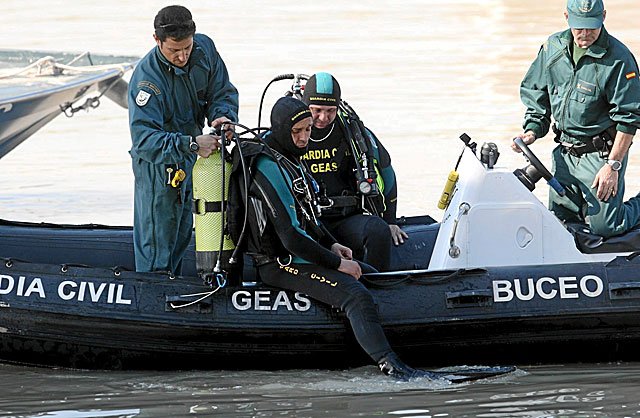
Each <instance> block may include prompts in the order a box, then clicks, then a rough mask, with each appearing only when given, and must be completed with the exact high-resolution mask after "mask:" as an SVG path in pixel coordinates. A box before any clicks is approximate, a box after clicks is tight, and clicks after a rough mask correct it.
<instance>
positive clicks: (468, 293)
mask: <svg viewBox="0 0 640 418" xmlns="http://www.w3.org/2000/svg"><path fill="white" fill-rule="evenodd" d="M445 296H446V298H447V308H449V309H451V308H477V307H484V306H492V305H493V293H492V292H491V290H489V289H482V290H480V289H470V290H462V291H460V292H447V293H445Z"/></svg>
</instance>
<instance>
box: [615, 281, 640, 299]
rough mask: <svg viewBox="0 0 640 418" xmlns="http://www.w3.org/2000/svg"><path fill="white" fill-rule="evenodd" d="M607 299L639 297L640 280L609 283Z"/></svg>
mask: <svg viewBox="0 0 640 418" xmlns="http://www.w3.org/2000/svg"><path fill="white" fill-rule="evenodd" d="M609 299H611V300H616V299H617V300H621V299H622V300H624V299H640V282H622V283H609Z"/></svg>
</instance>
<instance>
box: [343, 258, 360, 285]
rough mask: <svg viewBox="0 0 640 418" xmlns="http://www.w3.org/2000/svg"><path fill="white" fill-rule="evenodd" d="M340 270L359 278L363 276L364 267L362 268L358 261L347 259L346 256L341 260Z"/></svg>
mask: <svg viewBox="0 0 640 418" xmlns="http://www.w3.org/2000/svg"><path fill="white" fill-rule="evenodd" d="M338 271H341V272H343V273H347V274H348V275H350V276H352V277H353V278H354V279H356V280H358V279H359V278H360V276H362V269H361V268H360V264H358V262H357V261H353V260H345V259H344V258H343V259H341V260H340V267H338Z"/></svg>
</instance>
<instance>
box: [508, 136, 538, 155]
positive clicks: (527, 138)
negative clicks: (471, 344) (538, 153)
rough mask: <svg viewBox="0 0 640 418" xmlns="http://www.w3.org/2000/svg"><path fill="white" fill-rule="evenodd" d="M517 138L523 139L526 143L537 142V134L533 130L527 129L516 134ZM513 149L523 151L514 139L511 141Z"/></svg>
mask: <svg viewBox="0 0 640 418" xmlns="http://www.w3.org/2000/svg"><path fill="white" fill-rule="evenodd" d="M515 138H520V139H522V142H524V144H525V145H531V144H533V143H534V142H536V134H534V133H533V131H527V132H525V133H523V134H518V135H516V136H515ZM511 149H512V150H514V151H515V152H522V150H521V149H520V148H518V146H517V145H516V143H515V142H513V141H511Z"/></svg>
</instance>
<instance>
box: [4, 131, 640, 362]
mask: <svg viewBox="0 0 640 418" xmlns="http://www.w3.org/2000/svg"><path fill="white" fill-rule="evenodd" d="M464 140H465V146H464V152H463V153H462V155H461V157H460V159H459V161H458V163H459V164H458V166H457V169H456V177H457V181H454V182H452V183H451V187H450V188H449V192H448V193H447V196H446V199H444V200H445V202H444V204H443V206H444V207H446V210H445V212H444V215H443V217H442V221H441V222H436V221H434V220H433V219H432V218H431V217H429V216H422V217H409V218H401V219H399V223H400V225H401V226H402V228H403V229H404V230H405V231H406V232H407V233H408V235H409V237H410V238H409V240H408V241H407V242H406V243H405V244H404V245H401V246H399V247H396V248H394V254H393V266H394V271H391V272H384V273H373V274H367V275H366V277H363V278H362V280H363V281H364V283H365V284H366V285H367V286H368V287H369V288H370V290H371V292H372V294H373V295H374V298H375V301H376V303H377V306H378V310H379V313H380V316H381V319H382V322H383V326H384V328H385V331H386V333H387V335H388V337H389V339H390V341H391V344H392V346H393V347H394V348H395V349H396V350H397V351H398V353H399V354H400V355H401V356H402V357H404V358H406V359H407V361H408V362H411V363H410V364H415V365H422V366H441V365H452V364H496V363H499V364H505V363H511V362H517V363H520V364H523V363H524V364H532V363H541V362H553V363H556V362H568V361H587V360H590V361H593V360H597V361H604V360H615V359H637V358H638V353H639V352H640V351H639V350H638V348H639V347H640V321H638V318H639V317H640V278H638V270H639V268H640V258H639V257H637V256H638V254H640V253H638V252H636V251H635V249H636V248H638V246H637V242H636V237H635V236H634V235H635V232H633V231H632V232H631V233H629V234H627V235H628V236H627V237H614V238H611V239H609V240H603V239H602V238H599V237H595V236H593V235H591V234H589V232H588V230H586V229H585V228H584V227H581V226H568V225H564V224H563V223H561V222H560V221H559V220H558V219H557V218H556V217H555V216H554V215H553V213H551V212H550V211H549V210H548V209H547V208H546V207H545V205H543V204H542V203H541V202H540V201H539V200H538V199H537V198H536V197H535V195H534V194H533V193H531V190H532V187H535V183H536V182H537V181H539V180H540V179H547V180H549V181H550V182H552V180H553V179H552V178H551V176H550V174H548V172H547V171H546V169H545V168H544V166H542V165H541V164H540V162H539V161H538V160H537V158H535V155H533V153H531V151H530V150H528V149H526V152H525V155H526V156H527V158H528V159H529V161H530V164H529V165H528V166H527V167H526V168H525V169H518V170H515V172H514V171H513V170H512V169H508V168H505V167H500V166H499V165H497V164H496V161H495V158H493V157H490V158H489V159H487V158H485V157H486V155H485V153H484V151H485V148H487V147H484V146H483V147H482V152H480V150H477V149H476V146H475V144H474V143H472V142H470V141H469V138H468V137H466V139H464ZM491 145H492V149H493V150H494V151H495V152H496V153H497V149H496V147H495V145H493V144H491ZM525 148H526V147H525ZM487 149H488V148H487ZM133 257H134V255H133V248H132V229H131V228H130V227H114V226H102V225H54V224H33V223H19V222H11V221H2V222H1V223H0V261H1V263H0V360H3V361H13V362H20V363H29V364H42V365H58V366H68V367H79V368H119V369H136V368H152V369H178V368H198V369H206V368H229V367H240V368H249V367H259V368H289V367H300V366H304V367H327V366H330V367H343V366H350V365H357V364H364V363H365V362H367V359H366V356H365V354H364V353H363V352H362V351H361V349H360V348H359V346H358V344H357V343H356V341H355V340H354V338H353V335H352V333H351V331H350V328H349V324H348V321H347V319H346V317H345V316H344V314H343V313H342V312H341V311H339V310H338V309H335V308H333V307H331V306H326V305H323V304H321V303H316V302H315V301H313V300H311V299H310V298H309V297H307V296H306V295H304V294H299V293H293V292H289V291H284V290H280V289H275V288H271V287H268V286H266V285H264V284H262V283H261V281H260V277H257V276H256V273H255V269H254V268H253V266H251V264H250V263H245V266H244V269H243V273H242V275H241V277H240V278H239V280H237V281H236V282H233V283H224V282H222V283H221V282H215V281H214V282H213V283H211V282H207V283H204V282H203V280H202V279H201V278H199V277H198V275H197V274H196V270H195V258H196V257H195V253H194V250H193V248H191V250H190V251H189V252H188V254H187V257H186V259H185V261H184V263H183V264H184V265H185V268H184V270H183V272H182V275H180V276H174V275H173V274H170V273H136V272H135V271H134V260H133Z"/></svg>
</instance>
